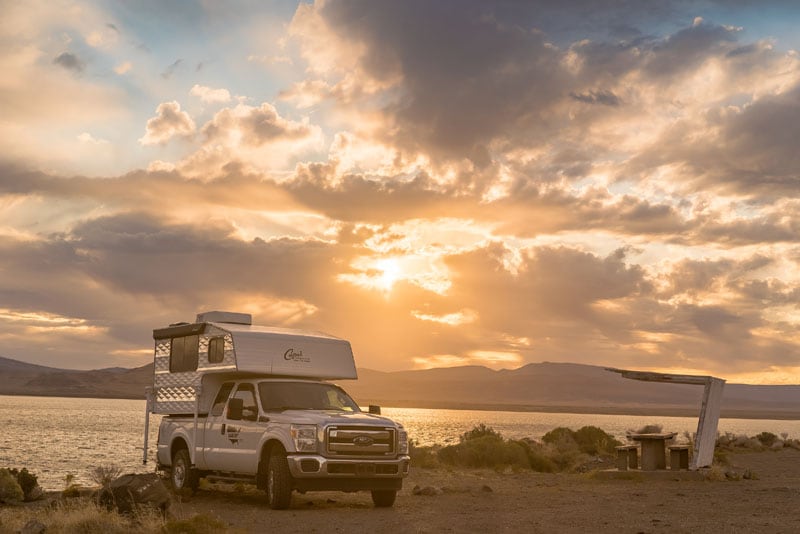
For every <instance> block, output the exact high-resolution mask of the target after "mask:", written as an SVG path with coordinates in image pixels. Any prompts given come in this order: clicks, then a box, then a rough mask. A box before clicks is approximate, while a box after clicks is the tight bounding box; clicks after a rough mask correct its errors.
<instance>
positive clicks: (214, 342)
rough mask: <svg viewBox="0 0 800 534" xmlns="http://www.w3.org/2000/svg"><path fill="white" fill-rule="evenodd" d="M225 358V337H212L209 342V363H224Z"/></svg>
mask: <svg viewBox="0 0 800 534" xmlns="http://www.w3.org/2000/svg"><path fill="white" fill-rule="evenodd" d="M223 359H225V338H223V337H212V338H211V340H210V341H209V342H208V363H222V360H223Z"/></svg>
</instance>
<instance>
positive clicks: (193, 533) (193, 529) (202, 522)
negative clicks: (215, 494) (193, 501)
mask: <svg viewBox="0 0 800 534" xmlns="http://www.w3.org/2000/svg"><path fill="white" fill-rule="evenodd" d="M226 531H227V528H226V527H225V523H223V522H222V521H219V520H218V519H215V518H213V517H211V516H208V515H205V514H200V515H196V516H194V517H191V518H189V519H172V520H170V521H167V523H166V524H165V525H164V529H163V531H162V532H166V533H167V534H218V533H224V532H226Z"/></svg>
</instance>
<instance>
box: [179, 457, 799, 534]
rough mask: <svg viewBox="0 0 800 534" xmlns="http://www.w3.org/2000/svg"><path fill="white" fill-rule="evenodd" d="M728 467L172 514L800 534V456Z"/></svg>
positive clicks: (313, 524)
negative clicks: (388, 502)
mask: <svg viewBox="0 0 800 534" xmlns="http://www.w3.org/2000/svg"><path fill="white" fill-rule="evenodd" d="M729 461H730V467H728V468H727V469H728V472H729V474H730V475H732V478H727V477H725V475H724V473H723V470H721V469H719V468H714V471H713V472H712V473H711V476H710V477H689V476H677V475H673V474H670V473H667V472H660V473H658V475H656V476H649V474H648V473H640V472H635V473H634V472H629V473H628V474H627V475H625V476H624V477H623V478H614V479H612V478H608V477H606V476H603V475H604V474H599V475H598V474H597V473H589V474H545V473H534V472H517V473H511V472H507V473H496V472H494V471H490V470H463V469H457V470H448V469H442V468H440V469H413V468H412V472H411V474H410V475H409V477H408V478H407V479H406V482H405V484H404V487H403V490H402V491H401V492H400V493H399V494H398V497H397V502H396V503H395V505H394V507H393V508H388V509H377V508H374V507H373V506H372V501H371V499H370V496H369V494H368V493H353V494H346V493H334V492H320V493H308V494H305V495H300V494H297V493H295V494H294V497H293V501H292V506H291V508H290V509H289V510H285V511H274V510H270V509H269V507H268V506H267V505H266V503H265V500H264V498H263V494H261V493H258V492H255V491H250V490H242V489H241V488H233V487H231V486H227V487H224V486H214V487H212V488H207V489H201V490H200V491H199V492H198V493H197V494H195V495H194V496H193V497H190V498H186V499H183V500H182V501H180V502H176V503H175V504H173V507H172V513H173V514H175V515H176V516H177V517H179V518H180V517H190V516H192V515H195V514H206V515H209V516H212V517H215V518H217V519H219V520H221V521H222V522H224V523H225V524H227V525H229V527H230V529H231V531H234V532H268V531H269V532H417V533H427V532H430V533H433V532H548V533H549V532H581V533H585V532H615V533H628V532H630V533H651V532H652V533H656V532H715V533H716V532H731V533H733V532H770V533H777V532H786V533H789V532H792V533H794V532H800V451H798V450H795V449H788V448H787V449H783V450H780V451H764V452H745V453H737V454H731V455H730V457H729ZM684 475H686V473H684ZM742 475H744V476H742ZM415 487H416V488H417V491H415ZM420 490H424V491H422V494H420Z"/></svg>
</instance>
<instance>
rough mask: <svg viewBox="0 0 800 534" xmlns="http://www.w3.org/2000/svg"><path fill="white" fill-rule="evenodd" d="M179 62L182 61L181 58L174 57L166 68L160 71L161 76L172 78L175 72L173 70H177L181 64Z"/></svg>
mask: <svg viewBox="0 0 800 534" xmlns="http://www.w3.org/2000/svg"><path fill="white" fill-rule="evenodd" d="M181 63H183V60H182V59H176V60H175V61H174V62H173V63H171V64H170V65H169V66H168V67H167V68H166V69H164V71H163V72H162V73H161V77H162V78H164V79H165V80H169V79H170V78H172V75H173V74H175V71H177V70H178V68H179V67H180V66H181Z"/></svg>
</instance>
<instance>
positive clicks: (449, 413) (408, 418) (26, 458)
mask: <svg viewBox="0 0 800 534" xmlns="http://www.w3.org/2000/svg"><path fill="white" fill-rule="evenodd" d="M144 408H145V402H144V401H137V400H118V399H68V398H55V397H13V396H0V428H2V435H0V467H5V466H7V467H19V468H21V467H27V468H28V469H29V470H30V471H32V472H33V473H35V474H36V475H37V476H38V477H39V483H40V485H41V486H42V487H44V488H45V489H60V488H62V487H63V486H64V477H65V476H66V475H67V474H72V475H74V476H75V480H76V481H77V482H79V483H83V484H90V483H91V482H90V481H91V478H90V476H89V471H90V469H91V468H92V467H93V466H98V465H100V466H108V465H115V466H118V467H120V468H122V469H123V470H124V472H147V471H152V470H153V469H154V468H155V458H154V456H155V440H156V436H157V433H158V421H159V416H156V415H154V416H151V422H150V430H151V439H150V447H149V457H150V461H149V463H148V465H147V466H143V465H142V437H143V429H144V417H145V414H144ZM383 413H384V415H387V416H389V417H391V418H393V419H395V420H397V421H399V422H401V423H403V424H404V425H405V427H406V428H407V429H408V431H409V434H410V436H411V438H412V439H414V440H416V441H417V442H418V443H419V444H420V445H431V444H434V443H440V444H447V443H454V442H457V441H458V436H460V435H461V434H463V433H464V432H466V431H467V430H470V429H471V428H473V427H474V426H476V425H478V424H480V423H485V424H486V425H488V426H490V427H492V428H494V429H495V430H496V431H498V432H500V433H501V434H503V435H504V436H505V437H507V438H523V437H530V438H540V437H541V436H542V435H544V434H545V433H546V432H548V431H549V430H552V429H553V428H555V427H558V426H566V427H570V428H573V429H578V428H580V427H582V426H586V425H594V426H599V427H600V428H602V429H604V430H606V431H607V432H609V433H610V434H613V435H615V436H617V437H623V436H624V435H625V432H626V431H628V430H635V429H637V428H640V427H642V426H644V425H646V424H659V425H662V426H663V427H664V430H668V431H673V432H681V433H682V432H684V431H688V432H693V431H694V430H696V428H697V419H695V418H690V417H640V416H624V415H585V414H563V413H558V414H555V413H538V412H489V411H477V410H426V409H418V408H384V409H383ZM719 429H720V431H721V432H732V433H734V434H747V435H755V434H758V433H759V432H763V431H768V432H774V433H775V434H779V435H780V434H781V433H782V432H786V433H788V434H789V437H792V438H800V421H772V420H763V419H762V420H759V419H722V420H720V425H719Z"/></svg>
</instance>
